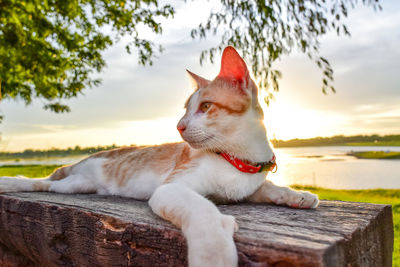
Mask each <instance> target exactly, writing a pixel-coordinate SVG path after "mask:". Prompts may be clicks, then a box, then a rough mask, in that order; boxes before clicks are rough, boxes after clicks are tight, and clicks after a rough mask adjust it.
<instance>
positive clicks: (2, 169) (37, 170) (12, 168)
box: [0, 165, 59, 178]
mask: <svg viewBox="0 0 400 267" xmlns="http://www.w3.org/2000/svg"><path fill="white" fill-rule="evenodd" d="M58 167H59V165H3V166H0V176H17V175H22V176H26V177H29V178H38V177H46V176H48V175H49V174H50V173H52V172H53V171H54V169H55V168H58Z"/></svg>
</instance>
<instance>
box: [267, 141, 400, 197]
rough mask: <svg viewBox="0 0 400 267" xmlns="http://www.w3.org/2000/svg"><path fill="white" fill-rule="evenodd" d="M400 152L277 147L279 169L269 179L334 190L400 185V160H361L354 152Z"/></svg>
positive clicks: (398, 148)
mask: <svg viewBox="0 0 400 267" xmlns="http://www.w3.org/2000/svg"><path fill="white" fill-rule="evenodd" d="M372 150H380V151H400V147H367V146H365V147H358V146H357V147H349V146H328V147H297V148H280V149H275V154H276V157H277V162H278V167H279V168H278V172H277V173H275V174H269V175H268V178H269V179H270V180H271V181H273V182H274V183H275V184H279V185H292V184H299V185H312V186H320V187H325V188H332V189H371V188H396V189H399V188H400V160H393V159H392V160H384V159H379V160H374V159H357V158H355V157H352V156H348V155H346V154H347V153H348V152H350V151H372Z"/></svg>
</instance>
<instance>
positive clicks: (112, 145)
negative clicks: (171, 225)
mask: <svg viewBox="0 0 400 267" xmlns="http://www.w3.org/2000/svg"><path fill="white" fill-rule="evenodd" d="M373 136H378V137H390V136H396V137H400V133H397V134H388V135H379V134H368V135H332V136H315V137H311V138H293V139H286V140H283V139H273V138H268V140H269V141H270V142H272V141H277V142H291V141H307V140H314V139H330V138H335V137H344V138H351V137H373ZM178 142H184V141H183V140H181V141H178ZM171 143H173V142H171ZM150 145H154V144H150ZM124 146H137V147H142V146H143V147H145V146H148V145H138V144H135V143H132V144H125V145H121V146H119V145H116V144H98V145H90V146H80V145H70V146H67V147H48V148H44V149H40V148H36V149H35V148H29V147H28V148H25V149H24V150H18V151H0V154H1V153H6V154H7V153H23V152H25V151H28V150H29V151H50V150H67V149H72V150H73V149H76V148H77V147H78V148H79V149H82V150H84V149H89V148H109V147H115V148H117V147H124ZM272 146H273V148H274V149H276V148H281V147H274V145H273V144H272ZM317 146H321V145H317ZM322 146H323V145H322ZM329 146H331V145H329ZM333 146H335V145H333ZM383 146H386V145H383Z"/></svg>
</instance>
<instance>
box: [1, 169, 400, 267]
mask: <svg viewBox="0 0 400 267" xmlns="http://www.w3.org/2000/svg"><path fill="white" fill-rule="evenodd" d="M57 167H59V166H57V165H25V166H24V165H15V166H13V165H7V166H0V176H15V175H23V176H27V177H32V178H34V177H45V176H47V175H49V174H50V173H51V172H52V171H53V170H54V169H55V168H57ZM292 187H293V188H296V189H301V190H308V191H311V192H313V193H315V194H318V195H319V197H320V199H327V200H343V201H355V202H369V203H377V204H390V205H392V207H393V208H392V210H393V222H394V231H395V242H394V244H395V245H394V254H393V266H400V189H393V190H389V189H374V190H332V189H324V188H318V187H305V186H292Z"/></svg>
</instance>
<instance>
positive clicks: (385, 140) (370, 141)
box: [271, 135, 400, 147]
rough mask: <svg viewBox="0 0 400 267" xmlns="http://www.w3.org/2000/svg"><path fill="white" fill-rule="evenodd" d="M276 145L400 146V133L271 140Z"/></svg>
mask: <svg viewBox="0 0 400 267" xmlns="http://www.w3.org/2000/svg"><path fill="white" fill-rule="evenodd" d="M271 143H272V144H273V145H274V147H301V146H400V135H385V136H380V135H355V136H343V135H336V136H332V137H315V138H309V139H297V138H296V139H291V140H287V141H284V140H276V139H273V140H271Z"/></svg>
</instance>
